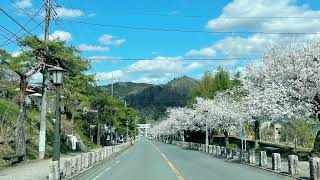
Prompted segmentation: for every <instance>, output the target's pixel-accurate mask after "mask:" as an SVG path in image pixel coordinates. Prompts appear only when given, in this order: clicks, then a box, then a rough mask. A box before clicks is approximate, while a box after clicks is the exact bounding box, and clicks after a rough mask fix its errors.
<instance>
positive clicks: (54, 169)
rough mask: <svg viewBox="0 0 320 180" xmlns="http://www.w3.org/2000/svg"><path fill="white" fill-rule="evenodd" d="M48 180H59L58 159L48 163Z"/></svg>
mask: <svg viewBox="0 0 320 180" xmlns="http://www.w3.org/2000/svg"><path fill="white" fill-rule="evenodd" d="M49 180H60V164H59V161H50V164H49Z"/></svg>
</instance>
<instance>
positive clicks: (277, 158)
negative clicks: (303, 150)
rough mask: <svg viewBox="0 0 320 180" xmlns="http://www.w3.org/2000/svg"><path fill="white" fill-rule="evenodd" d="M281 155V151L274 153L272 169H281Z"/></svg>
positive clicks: (278, 170)
mask: <svg viewBox="0 0 320 180" xmlns="http://www.w3.org/2000/svg"><path fill="white" fill-rule="evenodd" d="M281 169H282V168H281V156H280V154H279V153H272V170H274V171H277V172H280V171H281Z"/></svg>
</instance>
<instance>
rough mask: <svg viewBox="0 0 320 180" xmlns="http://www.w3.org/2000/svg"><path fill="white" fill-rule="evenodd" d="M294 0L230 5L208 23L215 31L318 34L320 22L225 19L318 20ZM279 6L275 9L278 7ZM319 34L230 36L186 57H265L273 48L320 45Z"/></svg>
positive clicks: (236, 0) (241, 1) (239, 0)
mask: <svg viewBox="0 0 320 180" xmlns="http://www.w3.org/2000/svg"><path fill="white" fill-rule="evenodd" d="M295 2H296V1H294V0H281V1H279V0H268V1H266V0H255V1H252V0H234V1H232V2H230V3H229V4H227V5H226V6H225V7H224V8H223V11H222V14H221V15H220V16H219V17H218V18H215V19H212V20H210V21H209V22H208V23H207V28H209V29H210V30H212V31H229V32H230V31H231V32H232V31H260V32H318V31H319V29H318V27H319V26H320V19H319V18H315V19H310V18H309V19H303V18H226V17H273V16H276V17H311V16H312V17H317V16H320V11H314V10H312V9H310V8H309V7H308V6H306V5H302V6H298V5H297V4H295ZM275 4H276V5H275ZM319 40H320V35H318V34H307V35H306V34H304V35H303V34H300V35H288V34H287V35H286V34H261V33H257V34H250V35H241V36H231V37H230V36H229V37H226V38H224V39H222V40H219V41H217V42H215V43H213V44H212V45H211V46H209V47H205V48H202V49H199V50H197V49H192V50H190V51H188V52H187V53H186V55H189V56H192V55H196V56H207V57H212V56H213V57H214V56H217V57H236V56H245V57H248V56H262V54H263V52H264V51H266V50H268V49H269V48H271V47H274V46H282V45H285V44H290V43H303V42H308V43H312V42H313V43H314V42H319Z"/></svg>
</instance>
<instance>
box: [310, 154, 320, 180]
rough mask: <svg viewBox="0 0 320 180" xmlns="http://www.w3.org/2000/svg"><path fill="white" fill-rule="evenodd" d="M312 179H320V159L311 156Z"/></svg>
mask: <svg viewBox="0 0 320 180" xmlns="http://www.w3.org/2000/svg"><path fill="white" fill-rule="evenodd" d="M309 164H310V179H311V180H320V159H319V158H318V157H313V158H310V161H309Z"/></svg>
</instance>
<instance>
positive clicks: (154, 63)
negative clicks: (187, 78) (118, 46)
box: [97, 56, 206, 84]
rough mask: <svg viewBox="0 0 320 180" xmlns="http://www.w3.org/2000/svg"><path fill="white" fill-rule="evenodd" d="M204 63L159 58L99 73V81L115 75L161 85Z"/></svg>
mask: <svg viewBox="0 0 320 180" xmlns="http://www.w3.org/2000/svg"><path fill="white" fill-rule="evenodd" d="M204 63H206V62H194V61H183V57H181V56H177V57H161V56H159V57H156V58H154V59H150V60H139V61H136V62H134V63H133V64H131V65H129V66H127V67H125V68H123V69H120V70H117V71H113V72H101V73H98V74H99V76H98V75H97V79H99V80H106V79H108V78H109V79H111V75H112V73H113V74H114V76H117V77H120V78H121V79H122V80H124V79H125V80H130V81H135V82H146V83H154V84H159V83H164V82H166V81H168V80H171V79H173V78H174V77H177V76H182V75H185V74H186V73H188V72H191V71H193V70H196V69H199V68H201V67H203V65H204ZM115 74H116V75H115Z"/></svg>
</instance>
